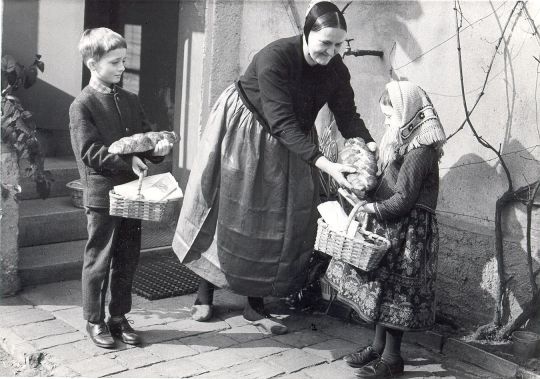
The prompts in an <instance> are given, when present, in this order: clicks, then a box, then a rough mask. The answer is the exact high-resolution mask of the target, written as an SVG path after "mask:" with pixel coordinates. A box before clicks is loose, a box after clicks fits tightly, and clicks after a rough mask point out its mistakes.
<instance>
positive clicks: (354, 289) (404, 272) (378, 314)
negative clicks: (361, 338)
mask: <svg viewBox="0 0 540 379" xmlns="http://www.w3.org/2000/svg"><path fill="white" fill-rule="evenodd" d="M368 230H373V231H374V232H375V233H377V234H379V235H381V236H385V237H386V238H388V239H389V240H390V242H391V247H390V249H389V250H388V252H387V253H386V255H385V256H384V257H383V259H382V260H381V263H380V264H379V267H377V268H376V269H374V270H373V271H371V272H365V271H361V270H359V269H357V268H355V267H353V266H351V265H349V264H347V263H344V262H343V261H339V260H336V259H332V261H331V262H330V265H329V266H328V270H327V271H326V276H325V278H326V279H327V280H328V281H329V283H330V285H331V286H332V287H333V288H334V289H335V290H337V298H338V299H339V300H340V301H342V302H344V303H346V304H347V305H349V306H350V307H351V308H352V309H354V310H355V311H356V312H357V313H358V315H359V316H360V317H361V318H363V319H364V320H366V321H368V322H374V323H378V324H381V325H383V326H388V327H391V328H394V329H400V330H404V331H411V330H415V331H417V330H426V329H429V328H431V327H432V326H433V324H434V322H435V279H436V275H437V255H438V251H439V231H438V227H437V219H436V217H435V215H434V214H433V213H431V212H429V211H427V210H424V209H421V208H414V209H413V210H412V211H411V212H410V213H409V214H408V215H406V216H404V217H401V218H397V219H394V220H386V221H377V219H375V218H374V217H370V219H369V221H368Z"/></svg>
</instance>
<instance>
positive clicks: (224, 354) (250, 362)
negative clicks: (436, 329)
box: [0, 281, 497, 379]
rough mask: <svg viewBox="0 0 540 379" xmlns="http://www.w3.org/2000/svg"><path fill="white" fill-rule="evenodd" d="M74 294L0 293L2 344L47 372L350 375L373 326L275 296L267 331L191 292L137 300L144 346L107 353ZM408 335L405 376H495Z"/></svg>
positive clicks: (58, 286) (231, 298)
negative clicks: (207, 306) (196, 315)
mask: <svg viewBox="0 0 540 379" xmlns="http://www.w3.org/2000/svg"><path fill="white" fill-rule="evenodd" d="M80 299H81V289H80V281H68V282H59V283H53V284H47V285H40V286H37V287H33V288H27V289H25V290H24V291H23V292H22V293H20V294H19V295H18V296H16V297H11V298H5V299H0V315H2V317H1V318H0V346H1V347H2V348H3V349H5V350H6V351H8V352H9V353H10V354H11V355H12V356H13V357H14V358H15V359H18V360H19V361H22V362H25V361H26V363H27V365H28V366H34V367H39V368H41V370H42V371H41V373H45V372H50V374H51V375H52V376H69V377H73V376H84V377H132V378H133V377H190V378H191V377H192V378H201V379H202V378H220V379H226V378H231V379H237V378H256V379H266V378H289V379H293V378H294V379H309V378H316V379H324V378H332V379H335V378H344V379H347V378H354V377H355V375H354V373H355V370H354V369H352V368H350V367H348V366H347V365H346V364H345V363H344V362H343V360H342V359H341V358H342V357H343V356H344V355H346V354H348V353H350V352H353V351H355V350H357V349H358V348H359V347H361V346H364V345H366V344H368V343H369V342H370V338H371V336H372V331H371V330H370V329H367V328H364V327H361V326H358V325H356V324H348V323H346V322H344V321H342V320H340V319H336V318H333V317H330V316H327V315H324V314H303V313H295V312H292V311H290V310H288V309H287V308H286V307H285V305H284V304H283V303H282V302H280V301H278V300H276V301H274V302H272V303H270V305H269V310H270V311H271V312H272V313H274V314H280V315H281V316H280V317H283V321H284V323H285V324H286V325H287V326H288V327H289V329H290V333H289V334H286V335H283V336H268V335H264V334H262V333H261V332H260V331H259V330H258V329H257V328H256V327H255V326H253V325H250V324H248V323H247V322H246V321H245V320H244V319H243V317H242V315H241V309H242V306H243V303H242V301H243V299H242V298H241V297H239V296H235V295H233V294H231V293H229V292H226V291H223V290H220V291H217V292H216V295H215V305H216V315H215V316H214V318H213V319H212V320H211V321H210V322H205V323H201V322H195V321H192V320H191V319H190V314H189V310H190V307H191V304H192V303H193V300H194V295H186V296H179V297H175V298H169V299H163V300H154V301H148V300H145V299H144V298H141V297H138V296H134V299H133V300H134V304H133V310H132V312H131V313H130V314H129V315H128V318H129V319H131V320H133V322H134V323H133V326H134V327H135V329H136V330H138V331H140V333H141V335H142V337H143V339H144V341H145V342H144V344H143V345H142V346H141V347H133V346H129V345H125V344H123V343H121V342H120V341H117V349H114V350H107V349H101V348H98V347H96V346H94V345H93V344H92V342H91V341H90V340H89V338H88V337H87V336H86V334H85V321H84V320H83V318H82V310H81V307H80V305H79V304H80ZM406 335H407V339H406V340H405V341H406V342H405V343H404V346H403V347H402V352H403V353H404V355H405V359H406V366H405V371H406V373H405V375H404V376H403V377H404V378H427V377H443V378H493V377H497V375H495V374H493V373H492V372H489V371H486V370H484V369H481V368H479V367H477V366H475V365H473V364H470V363H466V362H464V361H462V360H460V359H459V354H458V355H457V356H456V355H445V354H440V353H438V352H437V350H439V348H440V346H441V345H440V340H438V339H437V338H432V339H430V338H426V334H425V333H409V334H406ZM428 337H429V336H428ZM420 344H421V345H423V346H421V345H420ZM430 346H431V347H432V348H431V349H430V348H429V347H430ZM456 357H457V358H456Z"/></svg>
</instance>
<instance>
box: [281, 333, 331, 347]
mask: <svg viewBox="0 0 540 379" xmlns="http://www.w3.org/2000/svg"><path fill="white" fill-rule="evenodd" d="M271 338H273V339H275V340H276V341H279V342H282V343H284V344H287V345H290V346H293V347H296V348H299V349H301V348H303V347H306V346H310V345H315V344H317V343H319V342H323V341H327V340H329V339H331V338H332V337H330V336H329V335H327V334H324V333H322V332H320V331H315V332H314V331H312V330H300V331H298V332H293V333H287V334H283V335H281V336H272V337H271Z"/></svg>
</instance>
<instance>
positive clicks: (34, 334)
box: [13, 320, 75, 341]
mask: <svg viewBox="0 0 540 379" xmlns="http://www.w3.org/2000/svg"><path fill="white" fill-rule="evenodd" d="M13 331H14V332H15V333H16V334H17V335H19V336H21V337H22V338H24V339H25V340H27V341H32V340H37V339H39V338H43V337H47V336H54V335H57V334H64V333H71V332H75V329H73V328H72V327H71V326H69V325H68V324H66V323H65V322H62V321H60V320H47V321H42V322H35V323H33V324H27V325H20V326H15V327H13Z"/></svg>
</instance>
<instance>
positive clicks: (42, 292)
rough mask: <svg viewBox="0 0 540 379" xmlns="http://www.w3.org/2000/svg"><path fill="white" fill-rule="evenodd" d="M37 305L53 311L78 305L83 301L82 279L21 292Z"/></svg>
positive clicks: (45, 285)
mask: <svg viewBox="0 0 540 379" xmlns="http://www.w3.org/2000/svg"><path fill="white" fill-rule="evenodd" d="M21 296H22V297H24V298H25V299H27V300H28V301H30V302H31V303H32V304H34V305H36V306H37V307H39V308H41V309H43V310H46V311H49V312H52V311H56V310H60V309H66V308H71V307H78V306H80V305H81V301H82V289H81V282H80V280H70V281H65V282H57V283H50V284H42V285H39V286H36V287H30V288H26V289H25V290H24V292H23V293H22V294H21Z"/></svg>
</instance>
